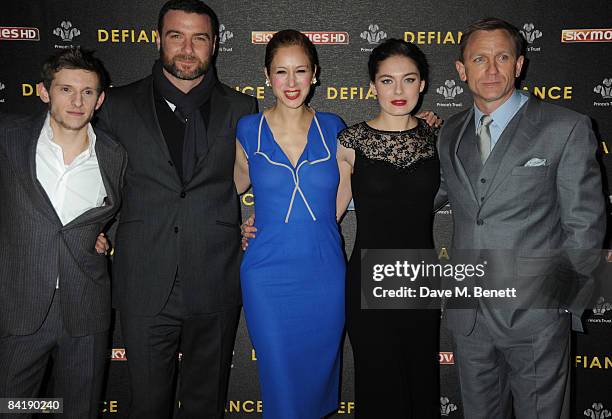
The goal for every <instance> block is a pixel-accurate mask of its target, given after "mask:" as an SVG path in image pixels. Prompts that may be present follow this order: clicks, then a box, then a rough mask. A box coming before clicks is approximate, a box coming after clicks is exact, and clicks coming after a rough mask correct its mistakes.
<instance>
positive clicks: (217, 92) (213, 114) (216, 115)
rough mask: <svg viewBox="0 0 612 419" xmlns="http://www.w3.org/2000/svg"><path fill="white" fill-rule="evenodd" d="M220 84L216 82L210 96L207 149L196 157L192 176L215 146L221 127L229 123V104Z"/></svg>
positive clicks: (221, 130)
mask: <svg viewBox="0 0 612 419" xmlns="http://www.w3.org/2000/svg"><path fill="white" fill-rule="evenodd" d="M220 86H221V84H220V83H217V84H216V85H215V87H214V91H213V93H212V95H211V96H210V117H209V118H208V127H207V128H206V136H207V138H208V151H207V152H206V153H205V154H204V155H203V156H201V157H200V158H199V159H198V161H197V163H196V166H195V169H194V177H195V175H196V173H197V172H198V169H199V168H200V166H201V165H202V164H203V163H204V161H206V158H207V157H208V155H209V154H210V150H211V149H212V148H213V147H214V146H215V143H216V142H217V139H218V137H219V134H221V133H222V132H223V131H224V130H223V128H224V127H227V126H229V125H230V124H229V119H230V117H231V113H230V112H228V111H227V110H228V108H229V104H228V102H227V99H226V97H225V95H224V94H223V90H222V89H221V87H220Z"/></svg>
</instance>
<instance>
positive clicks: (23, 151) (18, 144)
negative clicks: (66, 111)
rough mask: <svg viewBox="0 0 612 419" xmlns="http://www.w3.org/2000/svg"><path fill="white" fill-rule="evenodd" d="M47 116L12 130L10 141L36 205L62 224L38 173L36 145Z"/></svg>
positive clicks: (25, 183)
mask: <svg viewBox="0 0 612 419" xmlns="http://www.w3.org/2000/svg"><path fill="white" fill-rule="evenodd" d="M46 117H47V113H46V112H45V113H44V114H42V115H40V116H37V117H36V118H33V119H32V123H31V124H28V128H24V129H23V130H14V131H12V133H13V134H14V136H13V138H11V139H10V141H9V143H10V144H11V148H12V149H13V150H12V153H11V154H12V155H13V157H14V159H15V167H16V169H17V170H16V171H17V174H18V176H19V178H20V179H21V180H22V182H23V185H24V187H25V190H26V191H27V192H28V193H29V195H30V197H31V198H32V202H33V203H34V205H35V207H36V208H38V209H39V210H40V211H41V212H42V213H43V214H44V215H45V217H47V218H48V219H49V221H51V222H52V223H56V224H60V225H61V221H60V219H59V217H58V216H57V213H56V212H55V209H54V208H53V204H52V203H51V200H50V199H49V197H48V196H47V193H46V192H45V189H44V188H43V187H42V185H41V184H40V182H39V181H38V178H37V175H36V146H37V144H38V138H39V137H40V132H41V130H42V127H43V125H44V123H45V119H46ZM24 169H25V170H24Z"/></svg>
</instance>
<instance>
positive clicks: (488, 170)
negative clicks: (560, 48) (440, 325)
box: [436, 18, 605, 419]
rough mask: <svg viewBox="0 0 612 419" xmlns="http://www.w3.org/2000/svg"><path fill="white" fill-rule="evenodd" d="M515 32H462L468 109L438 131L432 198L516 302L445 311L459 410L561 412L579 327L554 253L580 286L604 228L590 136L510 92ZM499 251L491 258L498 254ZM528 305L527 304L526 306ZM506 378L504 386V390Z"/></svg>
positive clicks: (484, 25) (482, 414) (557, 111)
mask: <svg viewBox="0 0 612 419" xmlns="http://www.w3.org/2000/svg"><path fill="white" fill-rule="evenodd" d="M522 50H523V40H522V38H521V36H520V34H519V31H518V30H517V29H516V28H515V27H514V26H512V25H511V24H509V23H507V22H505V21H502V20H500V19H495V18H487V19H482V20H480V21H478V22H475V23H474V24H472V25H470V26H469V27H468V28H467V30H466V31H465V32H464V33H463V38H462V41H461V57H460V59H459V60H458V61H457V62H456V67H457V71H458V73H459V76H460V78H461V80H462V81H464V82H467V85H468V86H469V89H470V91H471V92H472V96H473V98H474V107H473V108H470V109H467V110H465V111H464V112H461V113H459V114H457V115H454V116H452V117H451V118H449V120H448V121H447V122H446V124H445V125H444V126H443V128H442V130H441V132H440V137H439V155H440V162H441V172H442V186H441V189H440V192H439V196H438V197H437V199H436V203H437V204H441V203H443V202H444V201H446V200H447V199H448V202H449V203H450V205H451V208H452V211H453V219H454V238H453V247H454V248H455V249H472V250H474V251H475V252H476V253H480V254H482V255H488V256H485V257H491V258H492V259H494V260H489V262H493V263H489V270H488V277H487V278H488V279H490V280H491V281H493V283H494V284H496V285H498V286H499V285H503V287H514V286H515V285H516V286H517V287H518V289H517V293H522V295H521V296H520V298H521V303H522V304H523V306H521V307H520V308H519V307H506V308H505V309H500V307H499V306H496V305H495V304H494V303H491V301H486V300H483V299H480V300H478V301H476V304H475V307H464V308H463V309H457V308H449V309H448V310H447V313H446V316H447V324H448V327H449V329H450V330H451V331H452V334H453V336H454V339H455V359H456V364H457V369H458V374H459V379H460V384H461V393H462V398H463V408H464V413H465V417H466V418H470V419H471V418H483V419H484V418H487V419H489V418H502V417H507V416H508V415H509V414H510V413H511V412H510V410H511V407H510V405H511V401H510V397H509V396H510V393H511V395H512V400H513V402H514V413H515V415H516V417H517V418H519V419H520V418H529V419H533V418H559V417H560V415H561V408H562V405H563V398H564V394H565V391H566V386H567V385H568V371H569V333H570V326H571V325H573V327H574V328H575V329H577V330H581V323H580V315H581V314H582V311H583V309H584V308H585V302H584V293H585V291H584V288H582V291H580V289H579V291H578V292H576V290H575V289H574V290H571V291H569V292H568V293H567V292H566V293H565V295H563V294H564V293H563V292H559V291H562V290H567V287H565V286H564V284H562V281H561V278H560V277H559V276H558V275H559V265H558V261H559V260H560V258H558V257H556V256H557V255H558V254H559V252H562V251H566V252H569V254H570V256H569V259H570V260H571V262H572V263H573V265H574V266H573V268H574V269H575V270H576V271H577V274H579V275H580V277H581V278H582V279H583V280H580V281H576V282H577V283H579V284H580V285H584V284H585V283H587V282H589V277H590V275H591V274H592V271H593V269H594V265H596V259H597V258H589V257H588V256H587V257H584V258H578V259H576V258H575V257H574V255H573V254H572V253H571V252H572V251H573V250H575V251H584V250H595V249H599V248H600V247H601V245H602V241H603V235H604V224H605V220H604V198H603V193H602V187H601V178H600V169H599V165H598V163H597V161H596V158H595V154H596V141H595V137H594V134H593V131H592V129H591V124H590V120H589V118H588V117H586V116H584V115H580V114H578V113H575V112H572V111H570V110H567V109H564V108H561V107H558V106H554V105H551V104H547V103H544V102H542V101H540V100H538V99H536V98H535V97H533V96H529V95H527V94H525V93H523V92H519V91H517V90H515V82H516V79H517V78H518V77H519V76H520V74H521V70H522V67H523V62H524V57H523V55H522ZM500 255H501V258H500V257H499V256H500ZM526 307H536V308H527V309H525V308H526ZM506 386H509V391H508V388H507V387H506Z"/></svg>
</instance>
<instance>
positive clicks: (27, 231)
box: [0, 113, 127, 336]
mask: <svg viewBox="0 0 612 419" xmlns="http://www.w3.org/2000/svg"><path fill="white" fill-rule="evenodd" d="M45 117H46V113H45V114H42V115H37V116H33V117H29V118H25V119H20V120H13V119H10V120H9V119H5V120H3V121H2V122H1V123H0V197H2V198H1V199H0V261H2V263H0V336H5V335H28V334H32V333H34V332H35V331H36V330H37V329H38V328H39V327H40V326H41V325H42V323H43V321H44V319H45V316H46V314H47V311H48V310H49V306H50V305H51V301H52V298H53V293H54V291H55V285H56V280H57V278H58V276H59V278H60V287H61V310H62V319H63V321H64V324H65V327H66V329H67V330H68V332H69V333H70V334H71V335H73V336H84V335H88V334H93V333H98V332H103V331H105V330H107V329H108V327H109V323H110V310H111V305H110V280H109V276H108V272H107V261H106V257H105V256H104V255H99V254H97V253H96V251H95V249H94V246H95V242H96V237H97V235H98V234H99V233H100V232H101V231H102V230H103V229H104V227H105V226H106V224H107V223H108V222H109V221H110V220H111V219H112V218H113V217H114V215H115V213H116V211H117V210H118V209H119V204H120V200H121V195H120V190H121V182H122V177H123V172H124V171H125V168H126V166H127V155H126V153H125V150H123V148H122V147H121V146H120V145H119V144H118V143H117V142H115V141H114V140H112V139H111V138H110V137H109V136H108V135H107V134H106V133H104V132H102V131H101V130H96V131H95V132H96V155H97V158H98V163H99V165H100V171H101V173H102V179H103V182H104V187H105V188H106V192H107V199H106V200H105V205H104V206H102V207H97V208H92V209H91V210H89V211H86V212H85V213H83V214H81V215H80V216H79V217H77V218H76V219H74V220H73V221H71V222H70V223H68V224H66V225H65V226H63V225H62V223H61V221H60V219H59V217H58V216H57V214H56V212H55V210H54V208H53V205H52V204H51V201H50V200H49V198H48V196H47V194H46V193H45V190H44V189H43V187H42V186H41V184H40V183H39V182H38V179H37V177H36V145H37V143H38V137H39V135H40V132H41V129H42V127H43V124H44V121H45Z"/></svg>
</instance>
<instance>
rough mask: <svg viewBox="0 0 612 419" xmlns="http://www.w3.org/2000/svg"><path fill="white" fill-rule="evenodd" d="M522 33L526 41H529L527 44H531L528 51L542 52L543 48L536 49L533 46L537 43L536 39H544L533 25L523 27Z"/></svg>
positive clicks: (527, 24)
mask: <svg viewBox="0 0 612 419" xmlns="http://www.w3.org/2000/svg"><path fill="white" fill-rule="evenodd" d="M520 32H521V35H523V38H525V41H527V44H529V46H528V47H527V51H529V52H540V50H541V48H540V47H534V46H532V44H533V43H534V42H535V40H536V39H538V38H541V37H542V32H541V31H540V30H538V29H536V28H535V26H534V25H533V23H525V24H524V25H523V29H521V31H520Z"/></svg>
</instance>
